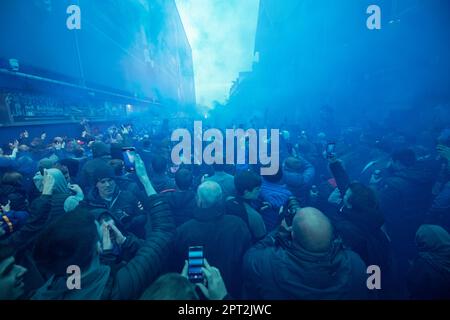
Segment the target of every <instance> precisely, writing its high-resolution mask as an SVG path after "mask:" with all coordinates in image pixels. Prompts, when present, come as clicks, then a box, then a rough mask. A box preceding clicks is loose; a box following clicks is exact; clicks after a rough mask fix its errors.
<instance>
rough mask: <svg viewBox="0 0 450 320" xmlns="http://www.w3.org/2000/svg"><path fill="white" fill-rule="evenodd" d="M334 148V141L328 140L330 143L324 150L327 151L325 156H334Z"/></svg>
mask: <svg viewBox="0 0 450 320" xmlns="http://www.w3.org/2000/svg"><path fill="white" fill-rule="evenodd" d="M335 148H336V143H334V142H330V143H328V144H327V150H326V152H327V157H328V158H330V157H332V156H334V150H335Z"/></svg>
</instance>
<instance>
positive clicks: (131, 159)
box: [122, 148, 136, 172]
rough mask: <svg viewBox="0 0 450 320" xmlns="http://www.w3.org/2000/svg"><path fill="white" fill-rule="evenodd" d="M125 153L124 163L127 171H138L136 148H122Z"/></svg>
mask: <svg viewBox="0 0 450 320" xmlns="http://www.w3.org/2000/svg"><path fill="white" fill-rule="evenodd" d="M122 152H123V161H124V163H125V170H126V171H127V172H134V171H136V167H135V157H136V151H135V149H134V148H122Z"/></svg>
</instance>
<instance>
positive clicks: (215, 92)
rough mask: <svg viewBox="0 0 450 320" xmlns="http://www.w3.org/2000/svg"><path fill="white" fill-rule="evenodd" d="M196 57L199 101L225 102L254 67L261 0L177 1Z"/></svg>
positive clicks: (204, 103)
mask: <svg viewBox="0 0 450 320" xmlns="http://www.w3.org/2000/svg"><path fill="white" fill-rule="evenodd" d="M176 3H177V6H178V10H179V11H180V16H181V19H182V21H183V24H184V27H185V30H186V33H187V35H188V38H189V42H190V44H191V47H192V53H193V59H194V72H195V85H196V95H197V103H198V104H200V105H206V106H211V105H212V103H213V102H214V101H215V100H217V101H219V102H224V101H225V100H226V99H227V98H228V93H229V90H230V88H231V85H232V82H233V81H234V80H236V78H237V77H238V74H239V72H240V71H248V70H251V67H252V61H253V50H254V43H255V32H256V25H257V20H258V8H259V0H176Z"/></svg>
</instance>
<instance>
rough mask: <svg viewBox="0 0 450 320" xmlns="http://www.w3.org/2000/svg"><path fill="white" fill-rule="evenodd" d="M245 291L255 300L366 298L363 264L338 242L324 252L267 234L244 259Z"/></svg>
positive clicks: (366, 290)
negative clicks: (277, 240)
mask: <svg viewBox="0 0 450 320" xmlns="http://www.w3.org/2000/svg"><path fill="white" fill-rule="evenodd" d="M244 279H245V284H244V294H245V298H247V299H252V300H253V299H254V300H260V299H263V300H349V299H368V298H369V295H368V292H369V290H368V289H367V287H366V280H367V274H366V266H365V264H364V262H363V261H362V260H361V258H360V257H359V256H358V255H357V254H355V253H354V252H352V251H350V250H347V249H344V248H343V247H342V244H341V243H340V242H339V241H335V242H334V243H333V246H332V248H331V249H330V250H329V251H328V252H324V253H312V252H308V251H307V250H305V249H303V248H301V247H300V246H298V245H293V244H292V242H288V245H287V247H284V246H280V245H277V244H275V243H274V241H273V239H272V238H271V237H270V236H268V237H266V238H265V239H264V240H262V241H261V242H259V243H258V244H257V245H255V246H254V247H253V248H251V249H250V250H249V251H248V252H247V254H246V255H245V258H244Z"/></svg>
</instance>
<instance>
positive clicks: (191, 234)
mask: <svg viewBox="0 0 450 320" xmlns="http://www.w3.org/2000/svg"><path fill="white" fill-rule="evenodd" d="M197 206H198V208H197V209H196V210H195V212H194V218H193V219H191V220H189V221H187V222H186V223H184V224H183V225H181V226H180V227H179V228H178V232H177V236H176V237H175V239H174V250H173V259H172V261H171V266H172V267H171V269H172V270H173V271H176V270H179V268H180V266H182V265H183V262H184V261H183V258H184V257H186V254H187V253H188V252H189V247H191V246H193V245H195V246H202V247H203V256H204V257H207V258H208V261H210V263H212V264H214V265H215V266H216V267H217V268H219V269H220V270H221V273H222V275H223V279H224V281H225V284H226V286H227V288H228V290H229V292H230V293H231V295H232V296H233V297H236V298H239V297H240V296H241V286H242V271H241V269H242V257H243V255H244V253H245V251H246V250H247V249H248V248H249V247H250V245H251V234H250V231H249V229H248V227H247V225H246V224H245V222H244V221H243V220H242V219H241V218H239V217H236V216H232V215H227V214H225V212H224V208H223V204H222V189H221V187H220V185H219V184H218V183H217V182H214V181H205V182H203V183H202V184H201V185H200V186H199V187H198V190H197Z"/></svg>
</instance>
